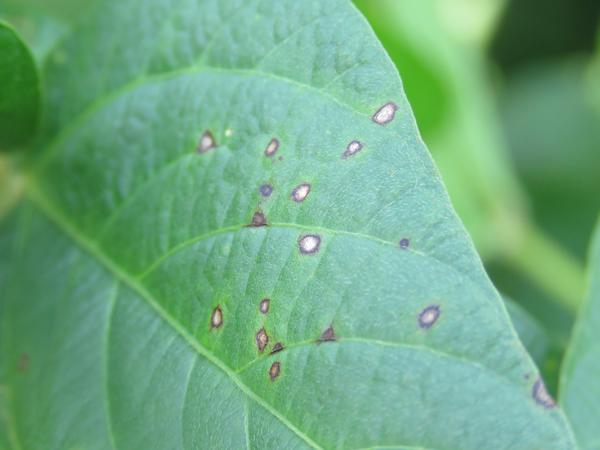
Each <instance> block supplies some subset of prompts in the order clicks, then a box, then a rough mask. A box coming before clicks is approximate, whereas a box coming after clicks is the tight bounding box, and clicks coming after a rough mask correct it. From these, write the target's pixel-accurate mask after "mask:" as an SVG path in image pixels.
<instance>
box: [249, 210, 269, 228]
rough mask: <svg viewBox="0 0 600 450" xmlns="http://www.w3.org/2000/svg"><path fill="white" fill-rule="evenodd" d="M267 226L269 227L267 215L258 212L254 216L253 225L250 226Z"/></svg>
mask: <svg viewBox="0 0 600 450" xmlns="http://www.w3.org/2000/svg"><path fill="white" fill-rule="evenodd" d="M266 225H267V218H266V217H265V215H264V214H263V213H262V212H260V211H256V212H255V213H254V214H253V215H252V223H251V224H250V226H251V227H264V226H266Z"/></svg>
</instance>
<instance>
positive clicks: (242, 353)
mask: <svg viewBox="0 0 600 450" xmlns="http://www.w3.org/2000/svg"><path fill="white" fill-rule="evenodd" d="M45 79H46V80H47V83H48V86H47V90H48V97H49V101H48V111H52V114H47V115H46V117H47V122H46V123H45V126H44V136H45V143H44V145H42V148H43V152H44V153H43V155H42V156H41V161H40V162H39V163H38V164H37V166H36V168H35V169H34V173H33V174H32V176H31V177H30V179H31V181H30V183H29V185H28V188H27V201H25V202H24V203H23V204H22V205H20V207H19V208H18V209H16V210H15V211H14V212H13V214H11V216H10V217H9V218H8V219H7V220H6V221H4V223H3V225H2V227H3V231H2V233H1V236H2V238H1V239H0V245H2V246H3V249H2V250H3V251H2V252H1V253H0V254H1V255H2V263H1V264H2V266H3V267H5V268H6V269H5V273H6V274H7V275H6V276H5V278H4V279H3V280H2V283H3V290H6V292H7V295H6V296H4V297H3V301H2V355H3V358H2V361H3V367H2V373H3V379H4V382H5V384H6V385H7V386H8V387H9V389H10V391H11V396H10V402H9V403H8V406H7V408H8V413H9V414H10V417H12V418H13V420H12V421H11V422H10V423H11V424H13V425H11V426H13V428H14V434H15V435H16V436H19V438H20V439H21V440H22V444H23V445H22V446H23V447H24V448H41V445H42V444H41V442H44V445H43V448H44V449H62V448H69V447H78V448H79V447H81V448H98V449H100V448H110V447H111V446H114V447H116V448H122V449H154V448H155V449H166V448H177V449H180V448H184V449H196V448H219V449H221V448H260V449H268V448H371V447H378V446H384V447H386V448H396V447H397V448H405V447H422V448H428V449H444V448H452V449H481V448H489V447H490V445H493V446H494V447H495V448H506V449H508V448H510V449H528V450H529V449H532V448H544V449H570V448H573V444H572V440H571V436H570V431H569V428H568V425H567V423H566V420H565V418H564V416H563V414H562V412H561V411H560V410H559V409H558V408H556V407H554V406H553V404H552V401H551V399H549V398H546V397H545V396H543V395H542V394H543V393H544V392H543V389H541V388H540V387H541V386H543V385H542V384H541V381H540V380H539V375H538V371H537V369H536V368H535V366H534V365H533V363H532V362H531V360H530V358H529V356H528V355H527V354H526V352H525V351H524V349H523V347H522V345H521V343H520V341H519V340H518V338H517V336H516V334H515V332H514V330H513V328H512V327H511V325H510V320H509V318H508V316H507V314H506V311H505V309H504V307H503V305H502V301H501V299H500V297H499V296H498V294H497V292H496V291H495V289H494V288H493V287H492V285H491V284H490V282H489V280H488V278H487V276H486V275H485V273H484V270H483V268H482V266H481V263H480V261H479V259H478V257H477V255H476V254H475V252H474V250H473V246H472V243H471V241H470V240H469V238H468V236H467V235H466V233H465V231H464V229H463V227H462V225H461V224H460V222H459V220H458V219H457V217H456V215H455V213H454V212H453V210H452V208H451V206H450V204H449V201H448V198H447V195H446V192H445V190H444V188H443V186H442V183H441V181H440V179H439V176H438V174H437V171H436V170H435V168H434V166H433V164H432V162H431V159H430V157H429V155H428V152H427V150H426V148H425V147H424V145H423V143H422V141H421V139H420V137H419V134H418V131H417V129H416V126H415V123H414V119H413V116H412V113H411V110H410V107H409V105H408V103H407V101H406V98H405V96H404V94H403V90H402V86H401V82H400V79H399V77H398V74H397V73H396V71H395V69H394V68H393V66H392V64H391V62H390V61H389V60H388V58H387V56H386V55H385V53H384V51H383V50H382V48H381V46H380V44H379V43H378V42H377V40H376V39H375V37H374V35H373V33H372V32H371V30H370V29H369V27H368V25H367V23H366V22H365V20H364V19H363V18H362V17H361V16H360V15H359V14H358V12H357V11H356V10H355V9H354V8H353V7H352V6H351V5H350V4H349V2H347V1H346V0H336V1H327V2H323V1H316V0H314V1H313V0H309V1H302V2H298V1H296V0H286V1H281V0H279V1H272V0H271V1H270V0H252V1H247V0H246V1H242V0H226V1H224V0H204V1H200V0H178V1H177V0H147V1H144V2H143V8H142V7H141V3H140V2H139V1H137V0H124V1H114V2H106V4H105V6H103V7H102V9H100V10H98V11H96V13H94V14H93V15H91V18H90V19H89V22H88V23H84V24H83V25H82V27H81V29H80V30H79V31H77V32H76V33H75V34H74V35H73V37H72V38H71V39H68V40H66V41H65V42H64V45H63V46H62V47H61V48H59V49H57V51H56V53H55V54H54V56H52V57H51V58H50V60H49V65H48V68H47V72H46V74H45ZM378 122H379V123H378ZM9 255H10V256H9ZM3 272H4V270H3ZM42 380H43V381H42ZM491 443H493V444H491Z"/></svg>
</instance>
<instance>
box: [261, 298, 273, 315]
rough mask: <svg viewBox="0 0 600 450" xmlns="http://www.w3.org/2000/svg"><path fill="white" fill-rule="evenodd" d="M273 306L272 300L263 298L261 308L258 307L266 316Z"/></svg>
mask: <svg viewBox="0 0 600 450" xmlns="http://www.w3.org/2000/svg"><path fill="white" fill-rule="evenodd" d="M270 304H271V300H270V299H268V298H263V299H262V301H261V302H260V306H259V307H258V309H259V310H260V312H261V313H263V314H266V313H268V312H269V305H270Z"/></svg>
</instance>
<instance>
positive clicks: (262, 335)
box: [256, 328, 269, 353]
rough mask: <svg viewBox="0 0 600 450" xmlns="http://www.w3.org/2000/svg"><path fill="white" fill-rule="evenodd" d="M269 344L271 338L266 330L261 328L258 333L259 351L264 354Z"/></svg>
mask: <svg viewBox="0 0 600 450" xmlns="http://www.w3.org/2000/svg"><path fill="white" fill-rule="evenodd" d="M268 343H269V336H268V335H267V332H266V331H265V329H264V328H261V329H260V330H258V332H257V333H256V346H257V347H258V351H259V352H261V353H262V352H264V351H265V347H266V346H267V344H268Z"/></svg>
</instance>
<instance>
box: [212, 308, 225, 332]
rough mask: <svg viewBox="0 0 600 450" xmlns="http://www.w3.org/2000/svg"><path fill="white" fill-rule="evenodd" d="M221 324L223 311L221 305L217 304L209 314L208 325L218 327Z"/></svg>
mask: <svg viewBox="0 0 600 450" xmlns="http://www.w3.org/2000/svg"><path fill="white" fill-rule="evenodd" d="M221 325H223V311H222V310H221V306H217V307H216V308H215V309H213V312H212V314H211V316H210V326H211V328H219V327H220V326H221Z"/></svg>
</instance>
